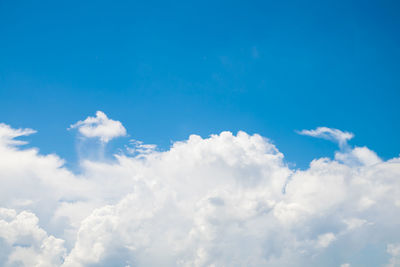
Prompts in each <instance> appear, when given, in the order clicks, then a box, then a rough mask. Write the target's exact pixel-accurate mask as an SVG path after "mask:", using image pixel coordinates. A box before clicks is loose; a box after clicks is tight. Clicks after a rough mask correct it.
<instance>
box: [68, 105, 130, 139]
mask: <svg viewBox="0 0 400 267" xmlns="http://www.w3.org/2000/svg"><path fill="white" fill-rule="evenodd" d="M74 128H77V129H78V131H79V133H80V134H82V136H84V137H87V138H94V137H95V138H99V139H100V141H101V142H103V143H108V142H109V141H110V140H111V139H113V138H116V137H120V136H125V135H126V129H125V127H124V126H123V125H122V123H121V122H119V121H115V120H112V119H109V118H108V117H107V115H106V114H104V112H102V111H97V112H96V117H87V118H86V119H85V120H83V121H78V122H77V123H75V124H72V125H71V126H70V128H69V129H74Z"/></svg>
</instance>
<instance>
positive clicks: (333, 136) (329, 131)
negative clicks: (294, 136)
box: [298, 127, 354, 148]
mask: <svg viewBox="0 0 400 267" xmlns="http://www.w3.org/2000/svg"><path fill="white" fill-rule="evenodd" d="M298 133H299V134H301V135H308V136H312V137H316V138H322V139H326V140H331V141H334V142H337V143H338V144H339V146H340V147H341V148H343V147H344V146H346V145H347V141H349V140H350V139H352V138H353V137H354V134H352V133H349V132H342V131H341V130H338V129H333V128H328V127H318V128H316V129H315V130H301V131H299V132H298Z"/></svg>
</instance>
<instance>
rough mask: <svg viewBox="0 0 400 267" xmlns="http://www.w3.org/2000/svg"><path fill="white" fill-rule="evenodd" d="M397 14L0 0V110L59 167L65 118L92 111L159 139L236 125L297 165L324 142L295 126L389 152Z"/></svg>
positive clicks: (398, 82) (328, 149)
mask: <svg viewBox="0 0 400 267" xmlns="http://www.w3.org/2000/svg"><path fill="white" fill-rule="evenodd" d="M398 12H399V3H398V2H397V1H323V3H321V1H307V2H304V1H277V2H275V1H273V2H272V1H253V2H249V1H246V2H244V1H201V2H192V1H173V2H168V3H165V2H164V1H160V2H158V1H146V3H143V2H133V1H118V2H117V3H116V2H115V1H85V2H84V3H82V1H56V2H55V1H0V40H1V41H0V119H1V121H2V122H4V123H7V124H9V125H12V126H13V127H30V128H34V129H36V130H38V133H37V134H35V135H33V136H31V137H29V139H30V140H31V145H33V146H37V147H40V149H41V151H42V152H43V153H53V152H54V153H57V154H58V155H60V156H61V157H63V158H66V159H67V160H68V161H69V162H70V163H71V162H74V161H75V160H76V158H75V157H76V151H75V145H74V139H75V136H74V134H73V133H71V132H70V131H67V130H66V128H67V127H69V126H70V125H71V124H72V123H74V122H76V121H78V120H81V119H83V118H85V117H86V116H88V115H93V114H94V113H95V111H97V110H102V111H104V112H105V113H106V114H107V115H108V116H109V117H111V118H113V119H117V120H119V121H121V122H122V123H123V124H124V126H125V127H126V129H127V131H128V133H129V134H130V137H129V138H134V139H138V140H142V141H144V142H146V143H153V144H157V145H159V146H160V147H161V148H168V146H169V145H170V144H171V140H172V141H176V140H183V139H186V138H187V137H188V136H189V135H190V134H193V133H196V134H199V135H201V136H203V137H206V136H208V135H209V134H212V133H219V132H221V131H223V130H230V131H233V132H237V131H238V130H244V131H246V132H249V133H260V134H261V135H263V136H266V137H268V138H270V139H272V141H273V142H274V143H275V144H276V145H277V146H278V148H279V149H280V150H281V151H282V152H283V153H284V154H285V157H286V160H287V161H288V162H291V163H296V165H297V166H299V167H305V166H307V165H308V163H309V162H310V160H312V159H313V158H316V157H320V156H332V152H333V151H334V150H335V149H336V145H334V144H331V143H329V142H326V141H324V140H316V139H313V138H309V137H305V136H300V135H297V134H296V133H295V130H301V129H311V128H315V127H317V126H327V127H333V128H338V129H341V130H346V131H350V132H353V133H354V134H355V138H354V139H353V140H352V144H356V145H361V146H362V145H366V146H368V147H370V148H371V149H373V150H374V151H376V152H377V153H378V154H379V155H380V156H381V157H383V158H385V159H387V158H391V157H395V156H397V155H398V153H399V151H400V140H399V138H398V136H399V135H400V126H399V114H400V105H398V101H399V97H400V88H399V86H400V78H399V77H400V76H399V62H400V60H399V59H400V52H399V51H400V50H399V46H400V35H399V34H398V29H399V27H400V18H399V16H398ZM129 138H125V139H120V140H119V141H113V142H112V144H113V145H112V146H111V147H113V146H114V148H116V147H119V146H121V145H122V144H123V143H125V142H127V141H128V139H129Z"/></svg>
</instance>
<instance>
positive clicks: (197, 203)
mask: <svg viewBox="0 0 400 267" xmlns="http://www.w3.org/2000/svg"><path fill="white" fill-rule="evenodd" d="M104 116H105V115H104ZM99 117H100V118H101V117H102V115H101V114H100V115H99V113H98V115H97V119H96V118H90V119H89V118H88V119H86V120H85V121H83V122H80V123H78V124H75V125H80V126H84V125H86V123H92V121H96V122H98V120H99V119H98V118H99ZM103 118H104V117H103ZM105 118H107V117H106V116H105ZM107 120H109V119H108V118H107ZM121 126H122V124H121ZM74 127H75V126H74ZM77 127H78V126H77ZM122 127H123V126H122ZM117 128H118V127H117ZM318 129H321V128H318ZM318 129H317V130H315V131H314V132H313V131H307V132H303V133H304V134H308V135H313V136H317V137H318V136H319V135H320V134H321V133H325V134H328V135H329V136H331V135H332V136H335V137H332V138H336V139H337V140H339V141H338V142H339V144H340V142H344V141H346V140H348V139H349V138H350V135H351V137H352V134H348V133H343V132H341V131H339V130H334V129H329V128H324V129H322V130H318ZM337 131H339V132H337ZM30 133H33V131H32V130H21V129H19V130H18V129H13V128H11V127H10V126H8V125H5V124H0V135H1V136H0V157H1V161H0V181H1V187H0V206H2V207H3V208H1V209H0V265H2V266H16V265H17V266H19V265H22V266H385V265H386V266H398V264H399V261H400V249H399V248H400V232H399V231H398V225H399V224H400V212H399V211H400V159H399V158H394V159H391V160H388V161H382V160H381V159H380V158H379V157H378V156H377V155H376V154H375V153H374V152H373V151H371V150H369V149H368V148H366V147H362V148H360V147H356V148H352V149H348V150H345V151H341V152H337V153H336V155H335V157H334V159H328V158H321V159H315V160H313V161H312V162H311V164H310V166H309V168H308V169H306V170H295V169H290V168H289V167H288V166H287V165H286V164H285V163H284V156H283V154H282V153H280V152H279V150H278V149H277V148H276V147H275V146H274V145H273V144H272V143H271V142H269V140H268V139H266V138H263V137H261V136H260V135H257V134H256V135H248V134H246V133H245V132H239V133H238V134H237V135H233V134H232V133H230V132H222V133H220V134H218V135H212V136H210V137H209V138H201V137H199V136H196V135H191V136H190V137H189V138H188V140H185V141H181V142H175V143H174V144H173V145H172V146H171V148H170V149H169V150H167V151H157V150H155V149H150V150H146V151H145V152H144V153H140V149H138V150H137V151H139V152H138V154H135V156H128V154H129V153H127V155H125V154H119V155H114V160H113V161H111V162H104V161H93V160H88V159H86V160H83V161H82V162H81V164H82V172H81V173H80V174H79V175H77V174H74V173H72V172H71V171H69V170H68V169H67V168H65V167H64V166H63V161H62V160H61V159H60V158H59V157H58V156H56V155H41V154H39V153H38V151H37V150H36V149H22V148H18V147H16V146H15V145H16V144H18V143H15V140H14V139H13V138H15V137H18V136H21V135H23V134H25V135H26V134H30ZM120 133H122V132H120ZM314 133H315V134H314ZM125 134H126V133H125ZM342 134H344V136H342ZM92 136H98V137H100V134H93V135H92ZM111 136H113V137H116V136H118V135H116V134H108V137H107V138H108V139H107V138H106V139H104V142H106V141H105V140H109V138H111ZM338 136H339V137H338ZM340 136H341V137H340ZM340 140H341V141H340ZM343 140H344V141H343ZM140 145H141V146H143V144H141V143H140Z"/></svg>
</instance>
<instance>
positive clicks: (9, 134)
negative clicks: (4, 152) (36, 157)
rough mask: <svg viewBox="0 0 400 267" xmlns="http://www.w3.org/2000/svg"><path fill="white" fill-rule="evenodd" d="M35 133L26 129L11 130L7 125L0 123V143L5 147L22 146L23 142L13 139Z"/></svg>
mask: <svg viewBox="0 0 400 267" xmlns="http://www.w3.org/2000/svg"><path fill="white" fill-rule="evenodd" d="M34 133H36V131H35V130H32V129H29V128H26V129H13V128H11V127H10V126H9V125H7V124H4V123H0V143H3V144H6V145H12V146H16V145H24V144H26V142H25V141H20V140H15V138H17V137H20V136H28V135H31V134H34Z"/></svg>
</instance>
